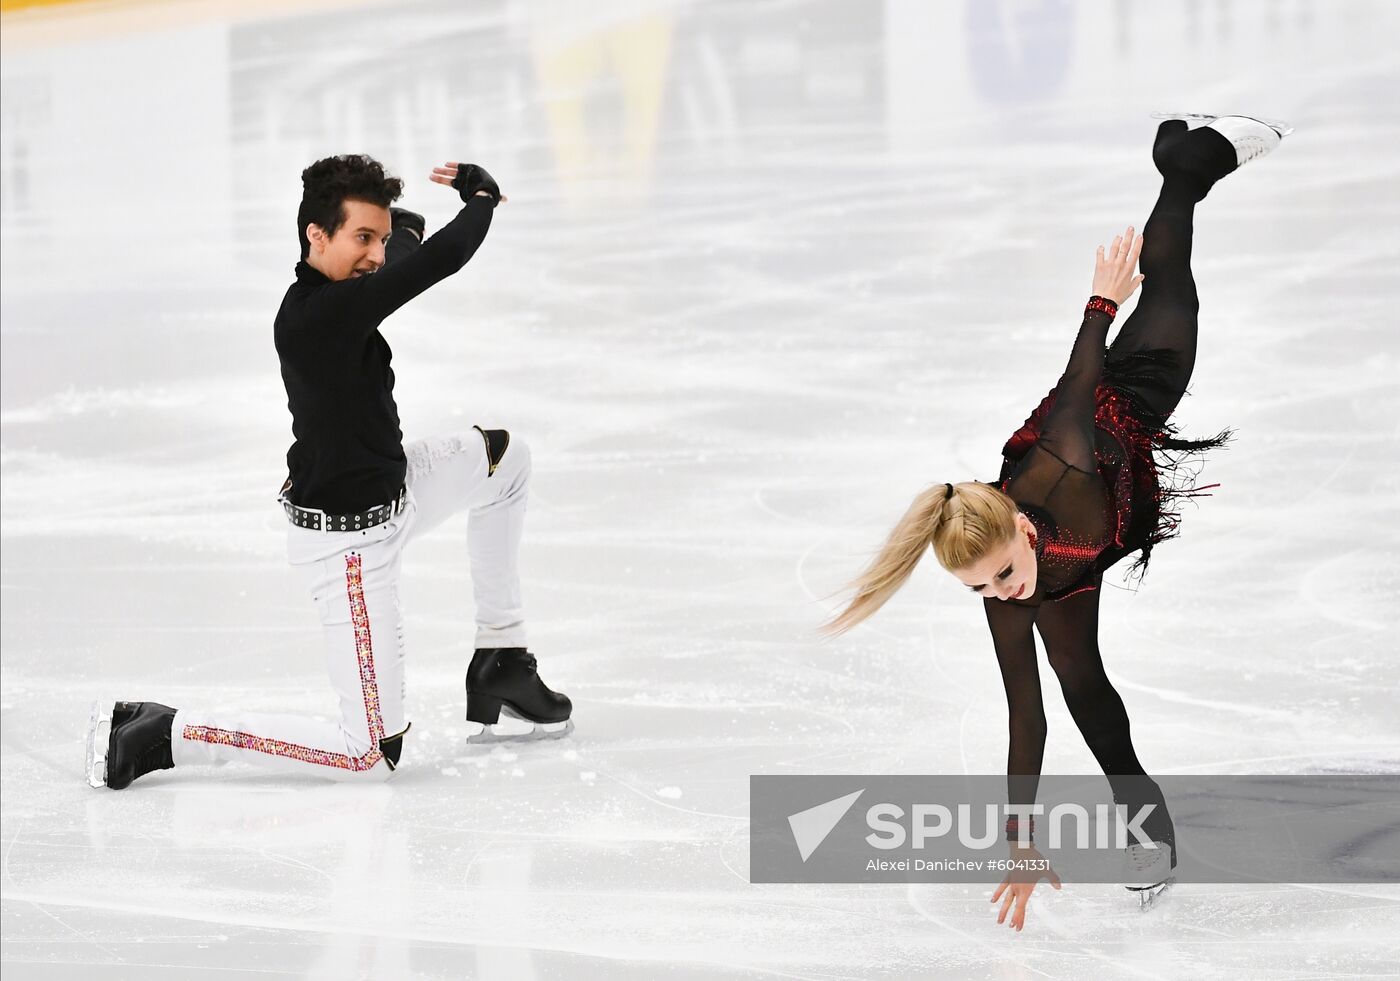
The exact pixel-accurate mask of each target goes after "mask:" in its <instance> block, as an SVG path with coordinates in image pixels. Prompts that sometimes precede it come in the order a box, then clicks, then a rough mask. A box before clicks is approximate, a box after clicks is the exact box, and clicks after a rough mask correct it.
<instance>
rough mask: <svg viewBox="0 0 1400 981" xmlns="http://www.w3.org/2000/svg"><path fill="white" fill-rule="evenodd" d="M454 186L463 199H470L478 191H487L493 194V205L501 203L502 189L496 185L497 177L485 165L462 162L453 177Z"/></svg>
mask: <svg viewBox="0 0 1400 981" xmlns="http://www.w3.org/2000/svg"><path fill="white" fill-rule="evenodd" d="M452 186H453V187H455V188H456V189H457V193H458V194H460V195H461V196H462V200H463V201H470V200H471V199H472V198H473V197H475V196H476V192H477V191H485V192H486V193H487V194H489V195H490V196H491V207H493V208H494V207H495V206H496V205H498V204H500V203H501V189H500V188H499V187H498V186H497V185H496V179H495V178H494V177H492V176H491V175H490V174H488V173H487V172H486V169H485V168H484V167H478V166H477V165H476V164H461V165H460V166H459V167H458V168H457V176H456V177H454V178H453V179H452Z"/></svg>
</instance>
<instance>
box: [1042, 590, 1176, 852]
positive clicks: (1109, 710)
mask: <svg viewBox="0 0 1400 981" xmlns="http://www.w3.org/2000/svg"><path fill="white" fill-rule="evenodd" d="M1101 584H1102V579H1101V578H1100V579H1099V580H1097V581H1096V582H1095V587H1096V588H1094V589H1092V590H1088V591H1086V592H1082V593H1078V594H1076V595H1073V596H1069V597H1067V598H1065V599H1062V600H1057V601H1055V602H1053V603H1043V604H1041V606H1040V609H1039V610H1038V611H1037V612H1036V618H1035V626H1036V629H1037V630H1038V631H1040V638H1041V640H1042V641H1044V643H1045V653H1046V656H1047V657H1048V659H1049V661H1050V667H1051V668H1053V669H1054V671H1055V676H1056V677H1057V678H1058V679H1059V681H1060V689H1061V690H1062V691H1063V692H1064V696H1065V704H1066V705H1067V706H1069V713H1070V715H1071V716H1073V718H1074V724H1075V725H1077V726H1078V727H1079V732H1080V734H1081V735H1082V736H1083V737H1084V742H1085V743H1087V744H1088V746H1089V751H1090V752H1092V753H1093V754H1094V759H1096V760H1098V762H1099V766H1100V767H1102V768H1103V772H1104V774H1105V775H1106V776H1107V777H1108V782H1109V785H1110V786H1111V787H1112V788H1113V799H1114V800H1115V801H1117V802H1118V803H1120V804H1124V805H1127V806H1128V807H1130V808H1134V807H1138V806H1141V805H1143V804H1156V805H1157V810H1155V811H1153V812H1152V814H1151V816H1150V817H1149V818H1148V820H1147V821H1146V822H1145V823H1144V825H1143V827H1144V829H1145V830H1146V831H1148V832H1149V833H1150V834H1151V836H1152V838H1153V839H1154V840H1156V841H1165V842H1168V843H1171V844H1172V845H1173V848H1174V847H1175V839H1176V836H1175V831H1174V829H1173V827H1172V821H1171V817H1170V815H1168V814H1167V805H1166V801H1165V799H1164V798H1163V797H1162V792H1161V790H1160V789H1159V788H1158V786H1157V784H1156V782H1154V781H1153V780H1152V779H1151V778H1149V777H1148V776H1147V774H1146V771H1144V770H1143V768H1142V764H1141V763H1140V762H1138V758H1137V752H1136V751H1135V750H1134V749H1133V739H1132V734H1131V732H1130V731H1129V724H1128V710H1127V709H1126V708H1124V706H1123V699H1122V698H1121V697H1119V695H1118V692H1117V690H1116V689H1115V688H1114V687H1113V683H1112V682H1110V681H1109V680H1108V675H1107V674H1106V673H1105V672H1104V668H1103V658H1102V657H1101V656H1100V655H1099V596H1100V593H1101V591H1102V590H1101V589H1100V588H1098V587H1099V586H1101Z"/></svg>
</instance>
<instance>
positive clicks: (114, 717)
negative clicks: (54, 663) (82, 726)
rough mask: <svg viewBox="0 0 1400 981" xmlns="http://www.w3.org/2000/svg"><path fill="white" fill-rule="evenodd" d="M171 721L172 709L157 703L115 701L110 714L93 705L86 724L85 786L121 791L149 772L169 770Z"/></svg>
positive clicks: (100, 706) (170, 764)
mask: <svg viewBox="0 0 1400 981" xmlns="http://www.w3.org/2000/svg"><path fill="white" fill-rule="evenodd" d="M174 722H175V710H174V709H173V708H171V707H170V706H168V705H161V704H160V703H158V702H117V703H116V704H115V705H113V706H112V710H111V712H104V711H102V703H96V704H94V705H93V706H92V718H91V720H90V721H89V723H88V746H87V777H88V783H89V784H91V785H92V786H94V787H103V786H105V787H110V788H111V789H112V790H121V789H122V788H124V787H128V786H130V785H131V781H133V780H135V779H136V778H137V777H140V776H144V775H145V774H147V773H150V772H151V771H153V770H169V769H170V768H171V767H173V766H174V765H175V761H174V760H173V759H171V757H170V728H171V726H172V725H173V724H174ZM104 737H105V738H104Z"/></svg>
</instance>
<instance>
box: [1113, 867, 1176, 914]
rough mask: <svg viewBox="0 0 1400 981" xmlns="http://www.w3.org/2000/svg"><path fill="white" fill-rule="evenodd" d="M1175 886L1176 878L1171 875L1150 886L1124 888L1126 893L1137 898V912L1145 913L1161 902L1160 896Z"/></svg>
mask: <svg viewBox="0 0 1400 981" xmlns="http://www.w3.org/2000/svg"><path fill="white" fill-rule="evenodd" d="M1174 885H1176V876H1174V875H1171V876H1168V877H1167V878H1165V879H1163V880H1162V881H1161V882H1158V883H1156V884H1155V885H1151V886H1125V887H1124V888H1125V889H1127V890H1128V892H1130V893H1133V894H1134V895H1136V896H1137V897H1138V912H1140V913H1146V912H1147V911H1148V910H1151V909H1154V908H1155V907H1156V906H1157V904H1158V903H1160V902H1161V901H1162V896H1163V895H1164V894H1165V893H1166V892H1167V890H1169V889H1170V888H1171V887H1172V886H1174Z"/></svg>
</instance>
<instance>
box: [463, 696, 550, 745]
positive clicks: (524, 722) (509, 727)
mask: <svg viewBox="0 0 1400 981" xmlns="http://www.w3.org/2000/svg"><path fill="white" fill-rule="evenodd" d="M501 717H502V721H500V722H496V723H495V724H493V725H484V724H482V723H480V722H468V723H467V742H469V743H473V744H480V743H523V742H534V741H535V740H537V739H563V738H564V737H565V736H567V735H568V734H569V733H571V732H573V731H574V720H573V719H565V720H564V721H563V722H531V721H530V720H529V719H523V718H521V717H520V716H519V715H518V714H517V713H515V712H514V711H512V710H511V708H510V706H509V705H502V706H501Z"/></svg>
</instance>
